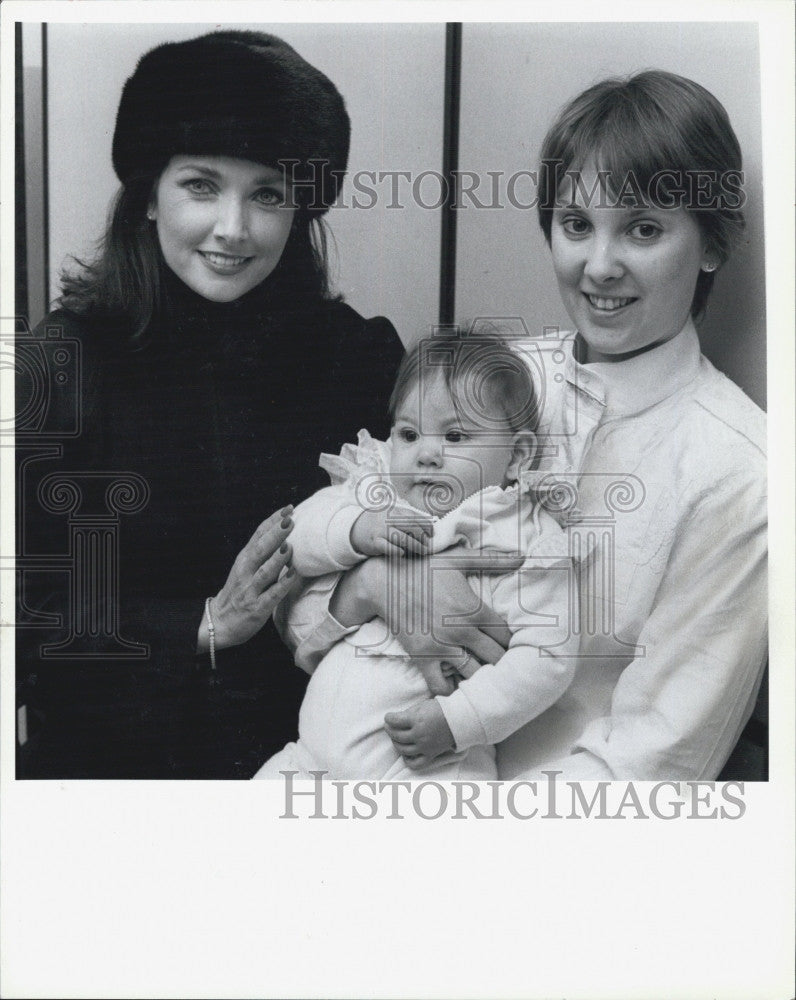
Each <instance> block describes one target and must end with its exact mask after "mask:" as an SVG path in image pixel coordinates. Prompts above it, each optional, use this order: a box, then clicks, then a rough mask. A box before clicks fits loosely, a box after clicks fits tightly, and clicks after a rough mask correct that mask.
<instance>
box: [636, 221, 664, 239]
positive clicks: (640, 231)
mask: <svg viewBox="0 0 796 1000" xmlns="http://www.w3.org/2000/svg"><path fill="white" fill-rule="evenodd" d="M660 232H661V230H660V228H659V227H658V226H656V225H654V224H653V223H652V222H637V223H636V224H635V226H632V227H631V229H630V235H631V236H632V237H634V239H637V240H644V241H649V240H654V239H655V238H656V236H659V235H660Z"/></svg>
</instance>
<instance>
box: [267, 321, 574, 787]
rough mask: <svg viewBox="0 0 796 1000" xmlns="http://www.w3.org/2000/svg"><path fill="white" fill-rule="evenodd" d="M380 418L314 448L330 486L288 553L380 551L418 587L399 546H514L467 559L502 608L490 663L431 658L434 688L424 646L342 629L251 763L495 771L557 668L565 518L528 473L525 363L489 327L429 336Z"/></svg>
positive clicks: (330, 557) (568, 644) (375, 624)
mask: <svg viewBox="0 0 796 1000" xmlns="http://www.w3.org/2000/svg"><path fill="white" fill-rule="evenodd" d="M390 417H391V422H392V432H391V436H390V440H389V442H388V443H386V444H384V443H381V442H378V441H375V440H373V439H372V438H371V437H370V436H369V435H368V434H367V432H366V431H361V432H360V435H359V444H358V446H357V447H353V446H350V445H346V446H345V447H344V448H343V450H342V452H341V454H340V456H331V455H323V456H321V462H320V464H321V466H322V467H323V468H325V469H326V470H327V471H328V472H330V474H331V476H332V481H333V484H334V485H332V486H331V487H327V488H326V489H323V490H320V491H319V492H318V493H316V494H315V495H314V496H313V497H310V499H309V500H307V501H305V502H304V503H302V504H300V505H299V506H298V507H297V508H296V511H295V513H294V515H293V517H294V521H295V528H294V530H293V533H292V535H291V543H292V546H293V565H294V566H295V568H296V570H297V572H298V573H299V574H300V575H301V576H304V577H316V576H322V575H324V574H326V573H332V572H339V571H341V570H345V569H348V568H350V567H351V566H353V565H355V564H356V563H357V562H359V561H361V560H363V559H366V558H368V557H369V556H377V555H381V556H385V555H386V556H388V557H394V558H392V569H393V570H394V572H391V573H390V575H389V576H390V585H391V586H395V587H399V588H403V587H407V586H422V587H425V588H426V593H428V591H429V589H430V588H431V587H433V586H434V584H435V581H434V577H435V576H437V577H438V580H437V581H436V582H437V584H438V585H443V586H444V574H443V573H438V572H434V571H433V570H432V568H431V567H432V565H433V564H432V563H430V562H429V560H427V559H423V558H415V557H422V556H424V555H428V554H430V553H436V552H441V551H443V550H444V551H448V552H451V554H452V555H455V554H456V552H457V551H459V552H461V551H462V550H469V554H470V555H472V554H473V552H474V551H475V552H482V551H485V552H488V553H490V557H491V558H494V554H495V553H505V554H506V555H509V556H510V555H514V556H518V557H519V559H520V561H521V562H522V565H521V566H520V568H519V569H511V571H509V572H506V573H502V574H499V575H496V574H494V573H490V574H485V573H483V572H476V573H470V574H468V582H469V583H470V585H471V587H472V589H473V591H474V594H475V595H476V596H477V597H480V599H481V600H482V601H484V602H486V603H487V604H489V605H490V606H491V607H492V608H493V609H494V610H495V611H496V612H497V613H498V614H500V616H501V617H502V618H504V619H505V620H506V622H507V624H508V626H509V629H510V631H511V633H512V637H511V642H510V645H509V648H508V650H507V651H506V652H505V654H504V655H503V656H502V657H500V659H498V660H497V662H495V663H493V664H478V663H476V662H475V661H474V660H472V658H468V659H467V661H466V663H465V664H461V663H459V662H458V661H457V663H458V670H457V669H456V667H454V666H452V665H451V664H447V663H446V664H445V665H444V669H443V673H444V674H446V675H453V677H454V679H455V681H456V683H451V684H450V685H449V686H446V687H445V688H440V686H439V678H440V677H441V674H440V671H439V666H440V661H434V662H431V661H426V660H423V659H411V658H409V657H408V656H407V654H406V653H405V651H404V650H403V648H402V647H401V645H400V643H399V642H398V640H397V639H396V638H395V637H394V636H393V635H392V634H391V633H390V631H389V630H388V628H387V626H386V624H385V623H384V622H383V621H382V620H381V619H380V618H375V619H373V620H372V621H370V622H367V623H366V624H364V625H362V626H360V627H359V628H357V629H353V630H352V631H351V632H350V634H348V635H346V636H345V637H344V638H343V639H342V640H340V641H339V642H338V643H337V644H336V645H335V646H334V647H333V648H332V649H331V650H330V651H329V652H328V653H327V654H326V656H325V657H324V658H323V659H322V660H321V662H320V663H319V665H318V666H317V668H316V669H315V671H314V673H313V674H312V677H311V679H310V682H309V685H308V687H307V691H306V694H305V697H304V701H303V704H302V707H301V712H300V715H299V739H298V742H296V743H289V744H288V745H287V746H286V747H285V748H284V749H283V750H282V751H280V752H279V753H278V754H276V755H275V756H274V757H272V758H271V760H269V761H268V762H267V763H266V764H265V765H264V766H263V767H262V768H261V770H260V771H259V772H258V773H257V775H256V777H258V778H272V777H273V778H277V777H281V773H280V772H282V771H297V772H299V774H298V775H297V776H298V777H310V775H309V773H308V772H310V771H323V772H326V774H325V777H328V778H340V779H344V778H349V779H369V780H398V779H404V778H407V777H414V776H416V775H417V774H418V766H417V762H418V761H421V762H423V765H424V766H423V767H422V768H421V771H420V773H422V776H423V778H424V779H427V778H431V777H433V778H435V779H443V780H454V779H489V778H495V777H496V769H495V750H494V744H495V743H498V742H500V741H501V740H503V739H505V738H506V737H507V736H509V735H510V734H511V733H513V732H515V731H516V730H517V729H519V728H520V727H521V726H522V725H524V724H525V723H526V722H528V721H529V720H531V719H532V718H534V717H535V716H537V715H538V714H540V713H541V712H543V711H545V709H547V708H549V707H550V706H551V705H552V704H553V703H554V702H555V701H556V700H557V699H558V698H559V697H560V696H561V695H562V694H563V693H564V691H565V690H566V688H567V686H568V685H569V683H570V681H571V680H572V676H573V673H574V669H575V654H576V652H577V641H576V638H575V637H573V636H571V635H570V629H569V620H570V615H569V595H570V584H571V581H570V574H571V571H572V560H571V558H570V556H569V552H568V540H567V536H566V532H565V531H564V530H563V529H562V528H561V527H560V526H559V524H558V523H557V522H556V521H555V520H554V518H553V517H552V516H551V515H550V514H549V513H548V512H547V511H546V510H545V509H544V507H543V506H541V504H540V503H539V502H537V499H536V498H535V496H534V494H533V492H532V490H531V488H530V485H529V483H530V480H531V478H532V474H531V473H530V466H531V464H532V460H533V456H534V451H535V436H534V429H535V403H534V391H533V383H532V381H531V377H530V373H529V371H528V368H527V366H526V365H525V363H524V362H523V361H522V360H521V359H520V358H519V356H518V355H516V354H515V353H514V352H513V351H512V350H511V349H510V348H509V347H508V346H507V345H506V344H505V343H503V341H501V340H500V339H498V338H495V337H482V336H472V335H471V336H469V337H468V336H459V335H452V334H444V335H438V336H434V337H433V338H431V339H429V340H426V341H422V342H421V343H419V344H418V345H417V346H416V347H415V348H414V349H413V350H411V351H409V352H408V353H407V354H406V356H405V357H404V359H403V361H402V363H401V366H400V369H399V371H398V376H397V380H396V385H395V388H394V390H393V395H392V399H391V401H390ZM470 562H472V559H471V560H470ZM514 565H515V566H516V565H517V562H516V561H515V562H514ZM477 603H478V602H477V601H475V600H474V604H477ZM462 610H463V611H465V610H466V609H462ZM281 624H282V627H283V628H284V627H285V623H284V622H282V623H281ZM452 659H455V657H452ZM459 659H461V658H459ZM427 676H428V678H429V680H430V683H427V680H426V677H427ZM435 678H436V679H437V681H436V683H435V680H434V679H435ZM430 689H431V690H430ZM435 692H436V693H435ZM442 692H445V693H442Z"/></svg>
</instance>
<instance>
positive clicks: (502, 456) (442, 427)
mask: <svg viewBox="0 0 796 1000" xmlns="http://www.w3.org/2000/svg"><path fill="white" fill-rule="evenodd" d="M420 389H421V387H420V385H419V384H417V383H416V384H415V385H414V387H413V388H412V389H411V390H410V391H409V392H408V393H407V395H406V397H405V398H404V400H403V402H402V403H401V405H400V407H399V408H398V412H397V413H396V419H395V423H394V425H393V428H392V434H391V439H392V461H391V463H390V479H391V480H392V484H393V486H394V487H395V489H396V490H397V492H398V495H399V496H400V497H401V499H403V500H406V501H407V502H408V503H410V504H411V505H412V506H413V507H417V508H418V509H420V510H425V511H428V513H429V514H438V515H439V514H444V513H446V512H447V511H449V510H453V508H454V507H458V505H459V504H460V503H461V502H462V500H465V499H466V498H467V497H468V496H470V495H471V494H473V493H476V492H477V491H478V490H481V489H484V487H486V486H501V485H503V484H504V483H505V481H506V473H507V470H508V469H509V465H510V464H511V461H512V456H513V454H514V434H513V433H512V431H511V429H510V428H506V430H505V433H503V432H498V431H496V430H495V423H494V422H493V423H492V426H491V427H490V428H488V429H484V428H483V427H479V426H478V424H476V422H475V421H474V420H473V419H472V418H471V417H469V416H468V414H467V412H466V407H460V408H459V409H458V410H457V407H456V406H455V405H454V402H453V400H452V398H451V395H450V390H449V388H448V386H446V384H445V381H444V379H443V378H442V377H441V376H440V377H439V378H434V379H431V380H424V383H423V386H422V389H423V394H422V397H421V393H420Z"/></svg>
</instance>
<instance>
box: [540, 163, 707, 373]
mask: <svg viewBox="0 0 796 1000" xmlns="http://www.w3.org/2000/svg"><path fill="white" fill-rule="evenodd" d="M580 180H581V183H580V184H579V185H578V186H577V187H576V190H575V192H574V196H573V192H572V190H571V187H572V186H570V190H568V191H567V193H566V194H565V195H563V196H562V197H561V198H560V199H559V203H560V204H561V205H565V206H566V207H561V208H556V209H555V210H554V212H553V222H552V230H551V238H550V248H551V250H552V255H553V267H554V269H555V273H556V278H557V279H558V287H559V290H560V293H561V297H562V299H563V302H564V305H565V306H566V309H567V312H568V313H569V315H570V317H571V318H572V321H573V323H574V324H575V326H576V328H577V330H578V332H579V333H580V335H581V336H582V338H583V340H584V341H585V342H586V345H587V348H588V353H587V360H589V361H621V360H624V359H625V358H627V357H628V356H629V355H632V354H634V353H638V352H641V351H644V350H646V349H648V348H650V347H654V346H655V345H656V344H661V343H664V342H665V341H667V340H671V339H672V337H675V336H677V334H678V333H679V332H680V331H681V330H682V328H683V327H684V326H685V324H686V321H687V320H688V317H689V315H690V310H691V302H692V300H693V297H694V289H695V287H696V281H697V277H698V276H699V270H700V267H701V265H702V264H703V263H705V262H706V254H705V247H704V239H703V236H702V232H701V230H700V228H699V224H698V223H697V221H696V220H695V218H694V217H693V215H691V214H689V213H688V212H687V211H686V210H685V209H684V208H675V209H666V208H655V207H652V208H636V207H632V208H630V207H628V208H626V207H621V206H616V204H615V199H614V198H613V196H612V195H611V194H610V192H608V191H602V192H601V189H600V186H599V183H598V178H597V172H596V170H595V169H594V168H593V167H587V168H586V169H584V170H583V171H581V172H580ZM595 185H597V186H595ZM601 193H602V194H603V195H604V197H601Z"/></svg>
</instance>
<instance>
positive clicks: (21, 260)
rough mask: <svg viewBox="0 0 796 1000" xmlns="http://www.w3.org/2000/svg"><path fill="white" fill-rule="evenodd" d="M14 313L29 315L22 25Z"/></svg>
mask: <svg viewBox="0 0 796 1000" xmlns="http://www.w3.org/2000/svg"><path fill="white" fill-rule="evenodd" d="M14 83H15V85H16V87H15V94H14V116H15V121H14V155H15V160H14V169H15V175H14V241H15V242H14V251H15V254H14V256H15V261H16V266H15V269H14V314H15V315H16V316H29V315H30V306H29V304H28V240H27V210H26V205H25V101H24V98H23V83H24V69H23V67H22V25H21V24H20V22H19V21H17V23H16V24H15V25H14Z"/></svg>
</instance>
